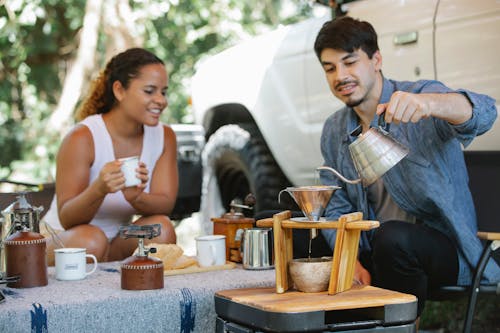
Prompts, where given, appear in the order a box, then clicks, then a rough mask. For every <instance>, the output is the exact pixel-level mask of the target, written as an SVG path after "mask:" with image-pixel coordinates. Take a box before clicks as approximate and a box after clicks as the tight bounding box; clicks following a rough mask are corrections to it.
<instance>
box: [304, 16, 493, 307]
mask: <svg viewBox="0 0 500 333" xmlns="http://www.w3.org/2000/svg"><path fill="white" fill-rule="evenodd" d="M314 48H315V52H316V54H317V56H318V58H319V60H320V62H321V65H322V67H323V69H324V71H325V74H326V79H327V81H328V84H329V86H330V89H331V91H332V93H333V94H334V95H335V96H336V97H337V98H339V99H340V100H341V101H343V102H344V103H345V104H346V106H345V107H344V108H343V109H342V110H340V111H338V112H335V113H334V114H332V115H331V116H330V117H329V118H328V119H327V120H326V122H325V125H324V128H323V133H322V137H321V150H322V154H323V158H324V164H325V165H326V166H329V167H332V168H334V169H336V170H338V171H340V173H342V174H343V175H344V176H346V177H347V178H351V179H353V178H358V176H357V174H356V170H355V167H354V164H353V161H352V159H351V157H350V154H349V149H348V146H349V144H350V143H352V142H353V141H354V140H356V138H357V137H356V135H354V134H353V133H356V131H355V130H356V129H357V128H358V126H361V129H362V132H366V131H367V130H368V129H369V128H370V126H377V122H378V118H379V117H384V119H385V121H386V122H387V123H388V124H390V130H389V131H390V134H391V136H392V137H393V138H395V139H396V140H397V141H399V142H401V143H402V144H404V145H406V146H407V147H408V148H409V149H410V152H409V154H408V156H406V157H405V158H404V159H403V160H402V161H401V162H400V163H399V164H397V165H396V166H395V167H393V168H392V169H390V170H389V171H388V172H387V173H386V174H385V175H384V176H383V177H382V178H381V179H379V180H378V181H377V182H375V183H374V184H372V185H370V186H368V187H366V188H364V187H363V186H362V185H361V184H356V185H351V184H344V183H341V182H340V180H339V179H337V178H336V177H335V176H334V175H333V174H332V173H330V172H326V171H323V172H322V173H321V179H322V182H323V184H332V185H333V184H335V185H340V186H342V189H341V190H338V191H336V192H335V193H334V195H333V196H332V199H331V201H330V203H329V205H328V207H327V209H326V213H325V214H326V216H327V217H328V218H329V219H337V218H338V217H339V216H340V215H342V214H345V213H350V212H355V211H361V212H363V215H364V218H366V219H373V220H378V221H380V222H381V226H380V227H379V228H377V229H375V230H372V231H370V232H365V233H363V234H362V237H361V241H360V251H359V260H358V262H357V263H356V271H355V278H356V279H357V280H359V281H361V283H363V284H373V285H375V286H379V287H382V288H386V289H391V290H396V291H401V292H405V293H409V294H413V295H416V296H417V297H418V310H417V313H418V316H420V314H421V312H422V310H423V307H424V304H425V300H426V298H427V293H428V291H429V290H432V289H435V288H438V287H440V286H443V285H449V284H457V283H458V284H461V285H465V284H470V282H471V275H472V272H471V267H472V266H473V265H475V264H476V262H477V261H478V259H479V256H480V253H481V249H482V245H481V243H480V241H479V240H478V238H477V237H476V232H477V227H476V216H475V212H474V205H473V201H472V197H471V194H470V191H469V189H468V176H467V170H466V166H465V162H464V157H463V152H462V149H461V145H463V146H467V145H468V144H469V143H470V142H471V141H472V140H473V138H474V137H475V136H477V135H480V134H482V133H484V132H486V131H487V130H489V129H490V128H491V126H492V124H493V122H494V121H495V119H496V116H497V110H496V107H495V101H494V100H493V99H492V98H490V97H488V96H485V95H480V94H476V93H473V92H470V91H466V90H452V89H450V88H448V87H446V86H444V85H443V84H442V83H440V82H437V81H423V80H422V81H417V82H407V81H405V82H398V81H393V80H389V79H387V78H385V77H384V76H383V74H382V55H381V54H380V51H379V48H378V44H377V34H376V32H375V30H374V29H373V27H372V26H371V25H370V24H369V23H367V22H362V21H359V20H356V19H353V18H350V17H342V18H338V19H336V20H333V21H330V22H327V23H325V24H324V26H323V27H322V28H321V30H320V32H319V33H318V36H317V38H316V41H315V45H314ZM323 233H324V236H325V238H326V239H327V241H328V243H329V244H330V246H332V247H333V245H334V242H335V230H324V231H323ZM484 276H485V278H486V279H488V280H489V281H499V280H500V268H499V267H498V266H497V265H496V263H495V262H494V261H493V260H492V261H491V262H490V263H489V265H488V267H487V268H486V270H485V274H484Z"/></svg>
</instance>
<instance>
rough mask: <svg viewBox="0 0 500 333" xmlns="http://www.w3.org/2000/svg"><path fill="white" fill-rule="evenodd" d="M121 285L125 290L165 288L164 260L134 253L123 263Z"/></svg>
mask: <svg viewBox="0 0 500 333" xmlns="http://www.w3.org/2000/svg"><path fill="white" fill-rule="evenodd" d="M121 287H122V289H125V290H152V289H162V288H163V262H162V261H161V260H160V259H157V258H153V257H148V256H147V255H146V256H140V255H133V256H131V257H128V258H127V259H125V260H124V261H123V263H122V265H121Z"/></svg>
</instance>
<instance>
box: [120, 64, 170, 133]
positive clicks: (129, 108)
mask: <svg viewBox="0 0 500 333" xmlns="http://www.w3.org/2000/svg"><path fill="white" fill-rule="evenodd" d="M115 85H117V86H116V87H115ZM113 86H114V88H115V89H114V92H115V96H116V99H117V100H118V108H119V109H122V110H123V111H125V112H126V114H127V115H129V116H130V117H132V118H134V119H135V120H136V121H138V122H140V123H143V124H145V125H148V126H155V125H156V124H158V122H159V119H160V115H161V113H162V112H163V110H164V109H165V108H166V107H167V105H168V101H167V88H168V75H167V71H166V69H165V66H164V65H162V64H150V65H145V66H143V67H142V68H141V69H140V70H139V74H138V75H137V76H136V77H134V78H132V79H131V80H130V82H129V86H128V88H127V89H124V88H123V86H122V85H121V84H120V83H119V82H118V81H117V82H115V83H114V85H113Z"/></svg>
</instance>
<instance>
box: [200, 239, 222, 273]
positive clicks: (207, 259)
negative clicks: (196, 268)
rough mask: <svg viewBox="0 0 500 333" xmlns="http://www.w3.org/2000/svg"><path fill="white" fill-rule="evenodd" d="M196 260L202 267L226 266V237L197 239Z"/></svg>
mask: <svg viewBox="0 0 500 333" xmlns="http://www.w3.org/2000/svg"><path fill="white" fill-rule="evenodd" d="M196 258H197V259H198V265H200V267H207V266H219V265H224V264H225V263H226V236H224V235H207V236H199V237H196Z"/></svg>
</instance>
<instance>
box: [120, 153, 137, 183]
mask: <svg viewBox="0 0 500 333" xmlns="http://www.w3.org/2000/svg"><path fill="white" fill-rule="evenodd" d="M119 161H120V162H122V166H121V170H122V172H123V176H124V177H125V187H131V186H137V185H139V184H140V183H141V180H140V179H139V178H137V176H136V173H137V172H136V171H135V169H137V167H138V166H139V156H131V157H125V158H120V159H119Z"/></svg>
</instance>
